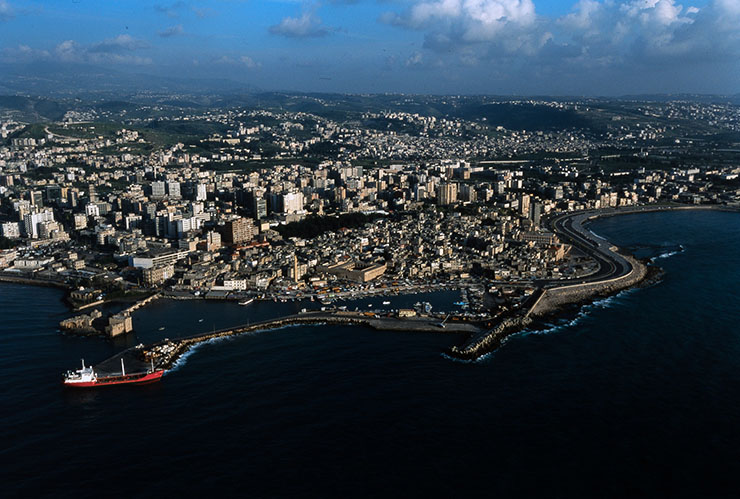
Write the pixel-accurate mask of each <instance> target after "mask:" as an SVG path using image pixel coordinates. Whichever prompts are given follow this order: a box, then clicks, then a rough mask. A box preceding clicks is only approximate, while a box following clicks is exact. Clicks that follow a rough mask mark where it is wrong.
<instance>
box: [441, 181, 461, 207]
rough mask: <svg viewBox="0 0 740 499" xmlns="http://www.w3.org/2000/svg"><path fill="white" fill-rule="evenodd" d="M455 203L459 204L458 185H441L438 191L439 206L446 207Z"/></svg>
mask: <svg viewBox="0 0 740 499" xmlns="http://www.w3.org/2000/svg"><path fill="white" fill-rule="evenodd" d="M455 202H457V184H454V183H443V184H439V188H438V190H437V204H438V205H439V206H446V205H448V204H452V203H455Z"/></svg>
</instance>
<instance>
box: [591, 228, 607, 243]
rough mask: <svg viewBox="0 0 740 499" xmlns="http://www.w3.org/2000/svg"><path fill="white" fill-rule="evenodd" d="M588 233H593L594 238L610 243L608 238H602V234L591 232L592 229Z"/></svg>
mask: <svg viewBox="0 0 740 499" xmlns="http://www.w3.org/2000/svg"><path fill="white" fill-rule="evenodd" d="M588 231H589V232H590V233H591V234H592V235H594V236H596V237H598V238H599V239H603V240H604V241H608V239H607V238H605V237H604V236H602V235H601V234H597V233H596V232H594V231H593V230H591V229H588Z"/></svg>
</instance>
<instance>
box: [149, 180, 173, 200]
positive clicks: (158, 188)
mask: <svg viewBox="0 0 740 499" xmlns="http://www.w3.org/2000/svg"><path fill="white" fill-rule="evenodd" d="M178 187H179V186H178ZM164 196H165V183H164V182H161V181H158V180H157V181H154V182H152V197H153V198H163V197H164Z"/></svg>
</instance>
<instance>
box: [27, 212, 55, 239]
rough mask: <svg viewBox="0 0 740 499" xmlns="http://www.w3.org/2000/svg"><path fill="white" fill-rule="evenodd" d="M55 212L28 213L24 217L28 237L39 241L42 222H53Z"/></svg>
mask: <svg viewBox="0 0 740 499" xmlns="http://www.w3.org/2000/svg"><path fill="white" fill-rule="evenodd" d="M53 221H54V212H53V211H52V210H44V211H41V212H38V213H28V214H26V215H25V216H24V217H23V226H24V229H25V231H26V237H31V238H33V239H38V237H39V227H38V225H39V224H40V223H41V222H53Z"/></svg>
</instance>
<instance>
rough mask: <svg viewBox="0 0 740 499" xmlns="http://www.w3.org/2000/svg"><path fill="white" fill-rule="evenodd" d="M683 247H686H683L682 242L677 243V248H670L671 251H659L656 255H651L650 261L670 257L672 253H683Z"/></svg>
mask: <svg viewBox="0 0 740 499" xmlns="http://www.w3.org/2000/svg"><path fill="white" fill-rule="evenodd" d="M685 249H686V248H684V247H683V245H682V244H679V245H678V249H677V250H671V251H667V252H665V253H661V254H660V255H658V256H654V257H652V258H651V259H650V261H651V262H654V261H655V260H660V259H661V258H670V257H672V256H674V255H678V254H679V253H683V252H684V250H685Z"/></svg>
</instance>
